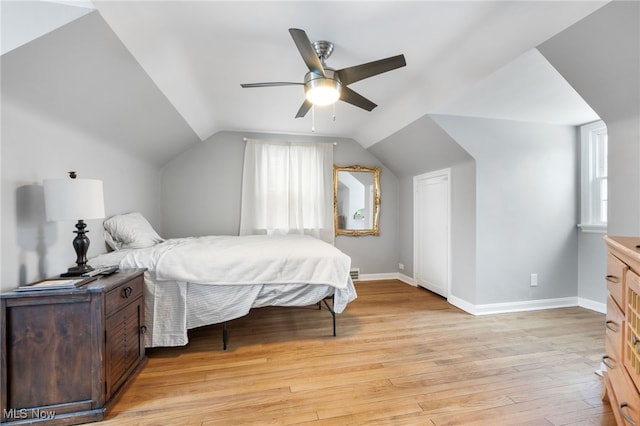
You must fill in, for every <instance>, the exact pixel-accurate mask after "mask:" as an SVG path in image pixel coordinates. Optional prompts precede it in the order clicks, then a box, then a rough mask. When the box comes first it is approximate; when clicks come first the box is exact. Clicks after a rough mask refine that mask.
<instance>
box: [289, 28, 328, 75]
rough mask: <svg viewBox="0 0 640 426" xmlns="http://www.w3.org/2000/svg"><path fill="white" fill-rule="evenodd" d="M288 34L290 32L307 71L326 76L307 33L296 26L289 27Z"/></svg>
mask: <svg viewBox="0 0 640 426" xmlns="http://www.w3.org/2000/svg"><path fill="white" fill-rule="evenodd" d="M289 34H291V37H292V38H293V42H294V43H295V44H296V47H297V48H298V51H299V52H300V55H302V60H303V61H304V63H305V64H307V68H309V71H311V72H315V73H316V74H320V75H322V76H323V77H326V75H325V74H324V67H323V66H322V62H320V58H318V54H317V53H316V50H315V49H314V48H313V46H312V45H311V41H309V37H307V33H305V32H304V31H303V30H300V29H298V28H289Z"/></svg>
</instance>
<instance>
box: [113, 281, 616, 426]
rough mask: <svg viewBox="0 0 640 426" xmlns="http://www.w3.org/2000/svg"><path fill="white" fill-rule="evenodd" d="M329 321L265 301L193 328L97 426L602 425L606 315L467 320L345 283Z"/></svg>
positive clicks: (427, 301) (428, 303)
mask: <svg viewBox="0 0 640 426" xmlns="http://www.w3.org/2000/svg"><path fill="white" fill-rule="evenodd" d="M356 289H357V291H358V295H359V297H358V299H357V300H356V301H354V302H353V303H351V304H350V305H349V306H348V307H347V309H346V311H345V312H343V313H342V314H341V315H339V316H338V320H337V325H338V336H337V337H333V336H332V335H331V319H330V315H329V313H328V312H327V311H326V310H322V311H318V310H317V308H314V307H312V308H262V309H256V310H253V311H251V312H250V314H249V315H248V316H246V317H244V318H241V319H238V320H235V321H233V322H231V323H230V325H229V334H230V341H229V348H228V349H227V351H222V350H221V336H220V335H221V327H220V326H219V325H215V326H210V327H203V328H200V329H197V330H193V331H192V332H191V333H190V344H189V345H188V346H186V347H181V348H160V349H152V350H148V356H149V363H148V365H147V366H146V367H145V369H144V370H143V371H142V372H141V373H140V375H139V376H138V377H137V378H136V379H135V380H134V382H133V383H132V384H131V386H130V387H129V388H128V389H127V390H126V392H125V393H124V394H123V396H122V398H121V399H120V400H119V401H118V402H117V403H116V404H115V406H114V407H113V409H112V410H111V412H110V413H109V415H108V416H107V420H106V421H105V422H103V423H102V424H104V425H105V426H106V425H133V424H138V425H151V424H158V425H161V424H162V425H166V424H185V425H207V426H212V425H243V424H273V425H288V424H307V423H308V424H312V425H359V424H368V425H369V424H372V425H613V424H615V421H614V418H613V414H612V413H611V407H610V406H609V404H608V403H606V402H604V403H603V402H602V401H601V399H600V395H601V390H602V379H601V377H599V376H598V375H596V374H595V373H594V370H596V369H597V368H598V367H599V364H600V358H601V356H602V355H603V351H604V325H603V324H604V315H602V314H599V313H596V312H593V311H589V310H586V309H582V308H563V309H552V310H546V311H534V312H526V313H514V314H499V315H487V316H478V317H474V316H472V315H469V314H466V313H464V312H462V311H461V310H459V309H457V308H455V307H453V306H451V305H449V304H448V303H447V302H446V301H445V300H443V299H442V298H440V297H438V296H436V295H434V294H432V293H430V292H428V291H426V290H424V289H421V288H415V287H412V286H409V285H407V284H404V283H401V282H399V281H372V282H358V283H356Z"/></svg>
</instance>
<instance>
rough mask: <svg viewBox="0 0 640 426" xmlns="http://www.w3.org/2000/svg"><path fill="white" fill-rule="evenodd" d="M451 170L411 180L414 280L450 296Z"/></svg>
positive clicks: (428, 288)
mask: <svg viewBox="0 0 640 426" xmlns="http://www.w3.org/2000/svg"><path fill="white" fill-rule="evenodd" d="M450 176H451V171H450V169H446V170H441V171H438V172H433V173H427V174H424V175H420V176H416V177H414V178H413V187H414V196H413V206H414V212H413V225H414V226H413V232H414V240H413V241H414V247H413V256H414V262H413V265H414V278H415V282H416V284H418V285H419V286H421V287H424V288H426V289H427V290H430V291H433V292H434V293H438V294H439V295H441V296H443V297H448V296H449V228H450V208H449V200H450V194H449V193H450V180H451V179H450Z"/></svg>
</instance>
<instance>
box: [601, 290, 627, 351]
mask: <svg viewBox="0 0 640 426" xmlns="http://www.w3.org/2000/svg"><path fill="white" fill-rule="evenodd" d="M624 327H625V323H624V313H623V312H622V310H621V309H620V308H619V307H618V304H617V303H616V302H614V301H613V298H612V297H611V296H609V297H607V318H606V321H605V338H606V340H607V341H610V346H611V352H612V353H610V351H609V350H607V355H609V356H612V357H615V359H616V360H617V361H620V362H621V363H622V354H623V352H624Z"/></svg>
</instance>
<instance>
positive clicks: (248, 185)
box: [240, 140, 334, 242]
mask: <svg viewBox="0 0 640 426" xmlns="http://www.w3.org/2000/svg"><path fill="white" fill-rule="evenodd" d="M292 233H295V234H308V235H313V236H315V237H317V238H320V239H322V240H325V241H327V242H333V241H334V229H333V145H332V144H330V143H311V142H307V143H305V142H302V143H294V142H263V141H253V140H248V141H247V146H246V148H245V159H244V170H243V179H242V207H241V212H240V235H250V234H292Z"/></svg>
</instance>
